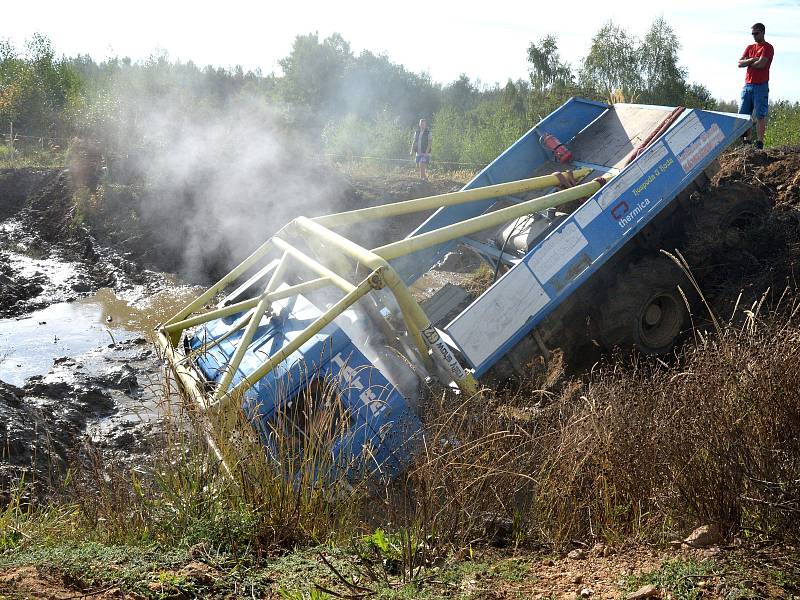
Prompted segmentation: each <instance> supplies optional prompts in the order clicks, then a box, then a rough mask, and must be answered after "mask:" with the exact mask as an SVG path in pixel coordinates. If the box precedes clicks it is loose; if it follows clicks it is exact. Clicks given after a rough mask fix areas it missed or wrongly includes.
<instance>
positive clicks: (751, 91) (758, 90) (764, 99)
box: [739, 82, 769, 119]
mask: <svg viewBox="0 0 800 600" xmlns="http://www.w3.org/2000/svg"><path fill="white" fill-rule="evenodd" d="M754 110H755V113H756V118H757V119H763V118H765V117H766V116H767V113H768V112H769V83H768V82H764V83H745V84H744V89H743V90H742V103H741V104H740V105H739V114H740V115H752V114H753V111H754Z"/></svg>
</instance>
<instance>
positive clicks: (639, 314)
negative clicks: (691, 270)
mask: <svg viewBox="0 0 800 600" xmlns="http://www.w3.org/2000/svg"><path fill="white" fill-rule="evenodd" d="M678 286H680V288H681V290H683V294H681V292H680V291H679V290H678ZM684 295H685V296H686V298H687V299H689V301H690V305H691V303H692V299H693V298H694V296H695V294H694V293H693V289H692V288H691V284H690V283H689V281H688V279H687V278H686V276H685V275H684V274H683V272H682V271H681V270H680V269H679V268H678V266H677V265H675V264H674V263H673V262H672V261H671V260H670V259H669V258H667V257H666V256H647V257H644V258H641V259H639V260H638V261H636V262H633V263H631V264H629V265H628V267H627V268H626V269H625V270H624V271H623V272H622V273H620V274H619V275H618V276H617V278H616V281H615V282H614V284H612V286H611V287H610V288H609V289H608V292H607V294H606V297H605V300H604V301H603V302H602V303H601V305H600V306H599V307H598V311H597V315H596V321H597V337H598V338H599V340H598V341H599V342H600V343H601V344H602V345H603V346H604V347H605V348H606V349H607V350H612V349H614V348H619V349H621V350H631V349H633V348H636V349H638V350H639V351H640V352H642V353H644V354H665V353H667V352H669V351H670V350H672V348H673V347H674V346H675V344H676V342H677V341H678V340H679V339H680V337H681V334H682V333H683V332H684V331H686V329H687V326H688V320H689V319H688V317H689V311H688V309H687V306H686V300H684Z"/></svg>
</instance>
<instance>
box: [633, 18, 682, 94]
mask: <svg viewBox="0 0 800 600" xmlns="http://www.w3.org/2000/svg"><path fill="white" fill-rule="evenodd" d="M680 47H681V45H680V42H679V41H678V38H677V36H676V35H675V32H674V31H673V30H672V27H670V25H669V24H668V23H667V22H666V21H665V20H664V19H663V18H662V17H658V18H656V19H655V20H654V21H653V24H652V25H651V26H650V30H649V31H648V32H647V35H645V37H644V41H643V42H642V45H641V47H640V48H639V51H638V56H639V59H640V63H639V68H640V71H641V78H642V85H643V90H642V97H641V101H642V102H652V103H658V104H666V105H670V106H671V105H678V104H681V103H682V102H683V99H684V96H685V93H686V69H684V68H682V67H680V66H678V51H679V50H680Z"/></svg>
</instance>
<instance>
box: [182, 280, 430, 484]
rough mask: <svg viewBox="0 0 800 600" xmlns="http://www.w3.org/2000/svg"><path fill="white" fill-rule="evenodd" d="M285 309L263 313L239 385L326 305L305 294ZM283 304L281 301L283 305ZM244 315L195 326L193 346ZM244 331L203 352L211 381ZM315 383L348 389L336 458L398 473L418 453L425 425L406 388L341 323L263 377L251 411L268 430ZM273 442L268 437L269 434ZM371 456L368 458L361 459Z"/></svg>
mask: <svg viewBox="0 0 800 600" xmlns="http://www.w3.org/2000/svg"><path fill="white" fill-rule="evenodd" d="M283 302H284V306H283V309H282V311H281V313H280V314H278V315H275V316H273V317H269V318H266V317H265V318H264V319H262V322H261V325H260V326H259V327H258V329H257V330H256V333H255V335H254V336H253V341H252V342H251V344H250V346H249V347H248V349H247V352H246V353H245V355H244V358H243V359H242V362H241V364H240V366H239V369H238V370H237V372H236V373H235V374H234V377H233V385H235V384H236V383H238V382H240V381H242V380H243V379H244V378H245V377H246V376H247V375H249V374H250V373H252V372H254V371H255V369H256V368H258V367H259V366H260V365H261V364H263V362H264V360H266V358H268V357H269V356H270V355H271V354H273V353H275V352H277V351H278V350H280V349H281V348H282V347H283V346H284V345H286V344H287V343H288V342H289V341H291V340H292V339H294V338H295V337H296V336H297V335H299V334H300V333H301V332H302V331H303V329H305V328H306V327H308V326H309V325H310V324H311V323H313V321H314V320H316V318H317V317H319V316H320V314H321V313H320V311H319V310H318V309H317V308H316V307H315V306H313V305H312V304H311V303H309V302H308V301H307V300H305V299H304V298H303V297H302V296H300V297H297V298H295V299H293V300H292V301H290V302H289V303H288V304H287V303H286V302H287V301H283ZM276 304H277V303H276ZM240 316H241V314H236V315H232V316H230V317H226V318H224V319H218V320H216V321H212V322H210V323H208V324H206V325H205V326H203V327H201V328H199V329H198V330H197V331H195V332H194V335H193V336H192V337H191V338H190V340H189V343H190V346H191V348H192V349H193V350H195V349H197V348H199V347H200V346H201V345H202V344H203V343H204V342H208V341H210V340H213V339H217V338H219V337H221V336H222V335H224V334H225V333H226V332H227V331H228V330H229V329H230V327H231V326H232V324H233V323H234V322H235V321H236V320H237V319H238V318H239V317H240ZM242 335H243V330H239V331H238V332H237V333H235V334H233V335H231V336H230V337H229V338H227V339H226V340H224V341H223V342H222V343H220V344H218V345H217V346H215V347H213V348H211V349H209V350H207V351H206V352H205V353H203V354H202V355H201V356H200V357H199V359H198V360H197V362H196V364H197V366H198V368H199V369H200V370H201V371H202V373H203V375H204V376H205V377H206V379H207V380H208V381H213V382H218V381H219V379H220V378H221V376H222V373H223V369H222V368H221V366H223V365H225V364H227V363H228V361H229V360H230V358H231V357H232V356H233V353H234V352H235V351H236V345H237V344H238V341H239V340H240V339H241V336H242ZM314 381H319V382H322V383H323V385H326V386H327V385H334V386H336V388H337V389H338V391H339V392H340V399H341V400H340V401H341V403H342V409H343V410H345V411H347V414H348V415H349V423H350V424H349V427H348V428H347V431H346V432H344V433H343V434H342V435H341V437H340V438H339V439H337V440H336V441H335V443H334V446H333V453H334V455H335V456H334V462H335V463H336V464H339V465H347V469H348V470H350V471H353V472H354V473H353V474H355V471H361V470H363V469H367V470H368V471H370V472H374V471H376V470H380V471H381V472H383V473H386V474H389V475H391V474H393V473H396V472H397V471H398V470H400V469H401V468H402V466H403V465H404V464H405V463H406V462H407V460H408V459H409V457H410V454H411V452H410V449H409V448H408V444H407V443H406V442H407V441H408V440H409V439H411V438H412V437H413V435H414V433H415V432H417V431H419V429H420V427H421V424H420V422H419V420H418V419H417V417H416V415H414V414H413V412H412V411H411V409H410V408H409V406H408V404H407V402H406V400H405V399H404V398H403V396H402V395H401V394H400V393H399V392H398V390H397V389H396V388H395V387H394V386H393V385H392V384H391V383H389V381H388V380H387V379H386V378H385V377H384V376H383V374H382V373H381V372H380V371H379V370H378V369H377V368H375V367H374V366H373V365H372V364H371V363H370V362H369V360H367V358H366V357H365V356H364V355H363V354H362V353H361V352H360V351H359V350H358V349H357V348H356V347H355V345H354V344H353V342H352V341H351V340H350V339H349V338H348V337H347V335H346V334H345V333H344V332H343V331H342V330H341V329H339V328H338V327H337V326H336V325H335V324H334V323H331V324H330V325H328V326H327V327H325V328H324V329H322V330H321V331H320V332H319V333H318V334H317V335H315V336H314V337H313V338H311V339H310V340H309V341H308V342H306V343H305V344H303V345H302V346H301V347H300V348H299V349H298V350H297V351H296V352H294V353H293V354H291V355H290V356H289V357H288V358H287V359H286V360H284V361H283V362H281V363H280V364H279V365H278V366H277V367H276V368H275V369H273V370H272V371H271V372H270V373H268V374H267V375H266V376H264V377H262V378H261V379H260V380H259V381H257V382H256V383H255V385H253V387H251V388H250V389H249V390H248V391H247V392H246V393H245V395H244V399H243V409H244V411H245V414H246V415H248V417H250V418H251V419H254V424H255V425H256V427H257V428H258V429H260V430H261V431H262V432H263V433H265V434H266V433H267V432H269V431H270V423H271V422H274V421H275V419H276V418H277V414H276V413H277V411H279V410H280V411H285V410H286V408H287V406H288V405H289V404H288V403H290V402H292V401H293V400H295V399H296V398H297V397H298V395H300V394H301V393H302V392H303V391H304V390H305V389H306V388H307V387H308V386H309V384H311V383H312V382H314ZM264 439H265V441H266V439H267V435H264ZM359 456H363V457H368V458H367V459H363V460H354V459H355V458H357V457H359Z"/></svg>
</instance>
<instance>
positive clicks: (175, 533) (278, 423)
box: [0, 296, 800, 577]
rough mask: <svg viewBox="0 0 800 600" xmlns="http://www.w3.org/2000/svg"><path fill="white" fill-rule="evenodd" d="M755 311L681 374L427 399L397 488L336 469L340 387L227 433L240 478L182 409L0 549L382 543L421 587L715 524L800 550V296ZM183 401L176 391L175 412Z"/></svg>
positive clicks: (78, 472) (6, 521)
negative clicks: (502, 557) (144, 452)
mask: <svg viewBox="0 0 800 600" xmlns="http://www.w3.org/2000/svg"><path fill="white" fill-rule="evenodd" d="M745 313H746V315H747V316H746V318H745V319H744V320H743V321H740V325H733V324H730V325H728V326H725V327H722V328H721V329H720V331H719V332H718V333H716V334H715V335H713V336H707V335H703V334H697V338H696V340H695V343H694V344H693V345H690V346H688V347H687V348H685V349H684V350H683V351H681V352H680V353H678V355H677V356H675V357H674V358H673V359H672V360H670V361H669V363H665V362H663V361H659V360H652V359H643V358H638V359H621V358H620V359H608V360H607V361H606V362H604V363H603V364H601V365H599V366H597V367H596V368H595V369H594V370H593V371H592V372H591V373H590V374H588V375H587V376H586V377H585V378H584V379H580V380H565V379H564V378H563V377H560V371H559V369H558V365H557V364H551V365H550V367H549V368H544V367H542V366H541V365H535V364H532V365H531V374H532V375H531V379H530V380H529V381H528V382H525V384H524V385H522V386H521V387H520V388H519V389H516V390H513V391H502V392H501V391H490V390H485V391H484V392H483V393H481V394H478V395H476V396H473V397H463V396H456V395H453V394H451V393H450V392H446V391H439V392H433V391H431V393H430V394H429V401H428V402H427V404H426V406H425V408H424V410H423V416H424V421H425V428H424V431H423V433H422V436H421V438H420V439H421V440H422V442H421V443H419V444H418V445H417V446H415V448H416V450H415V451H416V454H415V458H414V459H413V462H412V464H411V465H410V466H409V467H408V468H407V469H406V470H405V472H404V473H403V474H402V475H401V476H399V477H397V478H395V479H394V480H392V481H389V482H387V481H383V480H377V479H374V478H373V479H368V478H361V477H353V476H352V474H353V472H354V471H353V469H351V468H350V467H351V466H354V465H356V464H358V463H359V461H362V460H363V459H364V457H362V456H352V457H349V458H348V460H350V459H352V461H353V462H352V463H349V464H346V465H344V468H342V466H343V465H342V464H341V463H340V462H339V463H337V460H338V459H336V458H335V455H334V453H333V452H332V451H331V450H332V447H333V445H334V444H335V443H336V441H337V440H340V439H341V435H342V431H346V430H347V427H348V425H347V423H346V421H347V420H346V418H345V417H344V416H343V413H342V411H341V410H338V411H337V410H322V411H320V407H321V406H325V405H328V406H335V403H336V402H337V397H338V396H337V394H336V393H335V390H334V389H333V388H332V387H330V386H328V385H325V386H323V388H322V389H321V390H320V389H317V390H316V391H315V392H314V394H309V395H308V397H306V398H304V399H302V405H300V406H299V407H296V408H295V409H293V411H294V412H293V411H288V410H287V412H286V413H285V414H279V415H277V417H276V418H274V419H272V421H271V424H269V425H267V426H266V427H264V426H261V427H260V429H257V428H254V427H253V422H252V421H251V420H248V419H244V418H241V416H240V417H239V418H237V420H236V421H234V422H233V424H232V425H230V426H227V427H228V430H227V431H228V433H227V434H226V439H228V440H230V443H229V444H227V449H225V451H224V453H225V457H226V464H227V466H228V470H226V469H225V468H224V467H223V465H222V463H221V462H220V461H219V460H218V458H217V456H216V455H215V453H214V452H213V451H212V450H211V449H210V447H209V445H208V444H207V442H206V439H205V436H204V434H203V432H204V431H205V427H206V425H205V424H204V423H203V421H201V420H198V419H197V418H196V416H194V415H193V414H192V413H191V412H188V413H187V412H172V413H169V411H167V412H168V415H167V419H166V422H167V427H166V429H165V432H164V434H163V436H162V438H161V440H160V442H159V443H158V445H157V447H156V448H154V452H153V455H154V459H153V462H152V464H151V465H148V466H147V467H146V468H145V467H140V468H138V469H137V471H136V472H135V473H134V472H131V471H125V470H120V469H115V468H113V467H112V466H110V465H108V464H106V463H104V462H103V460H102V457H101V456H100V455H99V454H98V453H97V452H95V451H87V452H84V453H83V460H82V462H81V464H80V466H77V467H75V468H74V469H73V471H72V474H71V476H70V477H69V481H68V482H67V484H66V485H65V486H64V489H63V490H62V492H61V495H60V496H59V498H58V499H57V500H54V501H53V502H52V503H50V504H49V505H45V504H42V505H39V506H38V507H37V506H32V505H28V504H25V503H23V502H20V501H19V500H17V501H15V502H12V503H11V504H9V505H8V506H7V508H6V509H5V510H4V512H1V513H0V522H2V524H3V529H4V531H7V532H10V533H8V534H5V535H4V536H3V538H2V544H3V545H4V546H6V547H9V546H24V545H29V544H39V543H46V542H47V541H48V540H50V541H52V540H54V539H64V538H71V539H81V540H87V539H90V540H100V541H105V542H128V543H146V544H152V543H156V544H158V545H161V546H166V547H188V546H191V545H193V544H196V543H198V542H206V543H209V544H211V545H213V546H214V547H216V548H221V549H225V550H227V551H231V552H234V553H236V554H241V553H248V554H253V553H255V554H256V555H257V554H258V553H260V552H268V551H271V550H272V549H275V548H289V547H294V546H296V545H305V544H315V543H321V542H326V541H328V542H330V541H339V542H341V541H343V540H347V539H351V538H352V537H353V536H356V538H358V539H362V538H361V537H360V536H363V535H365V534H369V533H370V532H372V531H375V530H376V529H381V530H384V531H386V534H385V535H386V536H389V538H386V539H383V538H381V539H379V540H378V541H376V542H374V543H372V542H371V544H372V546H374V548H373V550H374V549H375V548H377V549H378V550H380V549H381V548H383V547H384V546H386V549H385V550H380V551H381V552H395V553H398V552H399V553H400V556H399V557H395V558H394V559H392V560H397V561H399V563H398V564H400V565H405V566H403V567H402V568H403V569H405V571H404V572H406V573H408V574H409V577H412V576H413V574H414V573H416V572H417V570H416V569H418V568H419V565H424V564H430V563H431V562H432V561H433V560H435V558H436V557H437V556H441V555H442V552H444V551H447V550H454V549H464V548H470V547H473V546H474V545H476V544H478V545H480V544H541V543H546V544H552V545H555V546H561V545H563V544H565V543H567V542H568V541H569V540H574V539H583V540H587V541H589V540H592V539H607V540H624V539H630V538H631V537H633V538H637V539H646V540H651V541H663V540H665V539H669V538H672V537H674V536H676V535H679V534H682V533H685V532H687V531H688V530H690V529H692V528H693V527H696V526H697V525H699V524H702V523H708V522H713V523H717V524H719V525H720V526H722V528H723V529H724V530H725V531H727V532H730V533H733V532H737V533H739V534H741V535H745V536H753V537H757V538H759V539H782V540H790V541H794V542H797V541H798V539H800V536H799V535H798V532H800V396H798V392H797V390H798V389H800V363H799V362H798V354H799V353H800V324H799V323H798V320H797V319H798V313H800V302H798V301H797V300H796V299H795V300H792V301H791V302H790V301H789V300H787V297H786V296H785V297H784V298H783V301H782V304H781V305H780V306H779V307H778V308H776V309H774V310H771V311H767V309H766V308H764V307H763V306H760V307H759V306H753V307H747V310H746V311H745ZM176 393H177V391H176V390H175V388H174V386H173V384H172V382H171V381H170V380H169V379H167V380H166V383H165V389H164V392H163V394H164V397H165V398H171V399H172V402H170V403H168V404H167V407H169V406H174V401H175V395H176ZM321 398H322V399H323V402H322V404H320V399H321ZM298 411H299V412H298ZM342 419H344V420H342ZM265 448H266V450H265ZM334 467H337V468H334ZM348 471H349V472H350V475H351V476H350V477H349V478H348V477H344V476H342V475H341V474H342V473H346V472H348ZM337 473H338V474H339V475H337ZM13 497H14V496H12V498H13ZM16 497H17V498H20V496H19V495H17V496H16ZM382 535H383V534H382ZM391 536H397V537H391ZM379 537H380V536H379ZM387 539H388V540H389V541H391V540H395V541H396V543H394V542H392V543H389V541H386V540H387ZM384 542H385V543H384ZM403 549H405V550H403ZM378 550H375V551H378ZM387 560H388V559H387Z"/></svg>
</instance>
